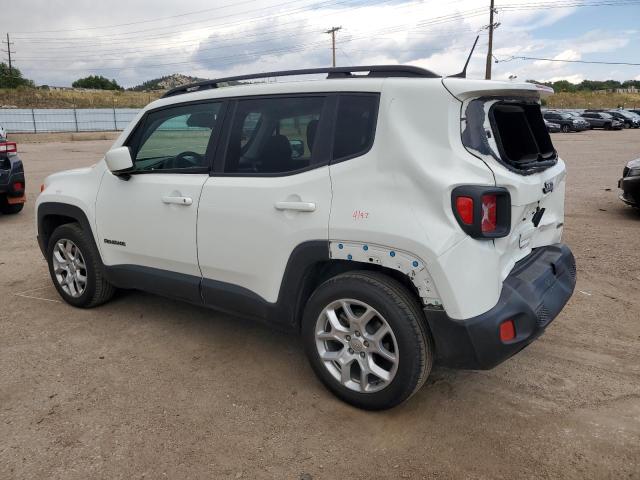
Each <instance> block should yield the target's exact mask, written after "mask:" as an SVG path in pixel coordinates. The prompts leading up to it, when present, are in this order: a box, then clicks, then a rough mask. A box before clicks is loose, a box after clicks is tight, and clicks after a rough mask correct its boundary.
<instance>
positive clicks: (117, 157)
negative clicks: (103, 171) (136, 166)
mask: <svg viewBox="0 0 640 480" xmlns="http://www.w3.org/2000/svg"><path fill="white" fill-rule="evenodd" d="M104 160H105V162H106V163H107V168H108V169H109V170H110V171H111V173H113V174H115V175H118V174H122V173H126V172H127V171H129V170H131V169H132V168H133V160H132V159H131V152H130V151H129V147H118V148H113V149H111V150H109V151H108V152H107V153H106V155H105V156H104Z"/></svg>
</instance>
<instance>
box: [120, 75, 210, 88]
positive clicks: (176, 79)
mask: <svg viewBox="0 0 640 480" xmlns="http://www.w3.org/2000/svg"><path fill="white" fill-rule="evenodd" d="M202 80H205V79H204V78H198V77H191V76H189V75H182V74H181V73H174V74H173V75H166V76H164V77H160V78H154V79H153V80H147V81H146V82H144V83H141V84H140V85H137V86H135V87H133V88H130V89H129V90H132V91H134V92H145V91H154V90H169V89H170V88H174V87H179V86H180V85H186V84H188V83H194V82H200V81H202Z"/></svg>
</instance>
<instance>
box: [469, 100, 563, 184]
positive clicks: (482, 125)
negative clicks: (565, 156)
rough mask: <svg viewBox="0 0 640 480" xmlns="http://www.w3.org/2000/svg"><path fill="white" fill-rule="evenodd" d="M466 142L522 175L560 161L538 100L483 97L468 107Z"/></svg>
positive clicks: (475, 150)
mask: <svg viewBox="0 0 640 480" xmlns="http://www.w3.org/2000/svg"><path fill="white" fill-rule="evenodd" d="M464 120H465V122H466V128H465V129H464V131H463V132H462V140H463V143H464V145H465V146H466V147H467V149H468V150H469V151H471V153H474V154H475V155H478V154H480V155H483V156H484V155H490V156H492V157H493V158H495V159H496V160H498V161H499V162H500V163H502V164H503V165H505V166H506V167H507V168H509V170H512V171H514V172H517V173H520V174H522V175H530V174H532V173H536V172H540V171H542V170H545V169H547V168H549V167H551V166H553V165H555V164H556V161H557V154H556V151H555V149H554V148H553V144H552V143H551V138H550V137H549V133H548V132H547V128H546V126H545V124H544V120H543V118H542V113H541V112H540V105H539V104H538V103H537V102H536V101H533V100H531V101H529V100H517V99H513V100H512V99H496V98H481V99H476V100H473V101H471V102H470V104H469V105H468V107H467V110H466V118H465V119H464Z"/></svg>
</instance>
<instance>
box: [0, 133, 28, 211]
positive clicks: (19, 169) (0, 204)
mask: <svg viewBox="0 0 640 480" xmlns="http://www.w3.org/2000/svg"><path fill="white" fill-rule="evenodd" d="M24 192H25V181H24V168H23V166H22V161H21V160H20V158H18V154H17V146H16V144H15V143H14V142H7V141H0V213H4V214H13V213H18V212H19V211H21V210H22V207H24V202H25V201H26V197H25V194H24Z"/></svg>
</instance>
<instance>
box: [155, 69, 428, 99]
mask: <svg viewBox="0 0 640 480" xmlns="http://www.w3.org/2000/svg"><path fill="white" fill-rule="evenodd" d="M354 72H369V73H368V74H367V75H353V73H354ZM317 73H326V74H327V78H349V77H422V78H440V76H439V75H436V74H435V73H433V72H432V71H430V70H426V69H424V68H420V67H414V66H411V65H369V66H360V67H329V68H305V69H302V70H283V71H280V72H264V73H252V74H250V75H238V76H235V77H224V78H216V79H215V80H204V81H202V82H196V83H190V84H188V85H181V86H179V87H175V88H172V89H171V90H169V91H168V92H167V93H165V94H164V95H163V96H162V98H166V97H172V96H174V95H180V94H182V93H190V92H197V91H199V90H208V89H211V88H218V84H219V83H228V82H236V81H239V80H253V79H256V78H268V77H290V76H295V75H314V74H317Z"/></svg>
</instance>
